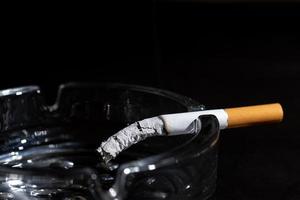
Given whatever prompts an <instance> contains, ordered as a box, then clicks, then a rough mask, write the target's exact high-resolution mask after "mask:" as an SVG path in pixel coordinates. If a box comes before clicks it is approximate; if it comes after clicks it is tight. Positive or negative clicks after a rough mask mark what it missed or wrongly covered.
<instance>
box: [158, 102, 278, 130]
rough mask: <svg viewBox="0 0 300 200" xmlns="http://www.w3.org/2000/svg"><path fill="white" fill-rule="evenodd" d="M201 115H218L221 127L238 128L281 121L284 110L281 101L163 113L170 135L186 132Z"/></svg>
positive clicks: (162, 117)
mask: <svg viewBox="0 0 300 200" xmlns="http://www.w3.org/2000/svg"><path fill="white" fill-rule="evenodd" d="M200 115H214V116H216V117H217V119H218V121H219V125H220V129H221V130H223V129H226V128H238V127H246V126H254V125H259V124H268V123H276V122H281V121H282V119H283V110H282V107H281V105H280V104H279V103H273V104H265V105H256V106H245V107H236V108H226V109H216V110H205V111H197V112H187V113H178V114H168V115H161V116H160V118H161V119H162V120H163V121H164V125H165V129H166V131H167V132H168V133H169V135H178V134H185V133H186V130H188V127H189V125H190V124H191V122H192V121H194V120H195V119H196V118H198V117H199V116H200Z"/></svg>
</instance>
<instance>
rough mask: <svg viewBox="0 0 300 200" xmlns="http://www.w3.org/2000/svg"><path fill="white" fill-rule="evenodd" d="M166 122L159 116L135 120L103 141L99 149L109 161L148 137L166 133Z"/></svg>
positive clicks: (106, 160)
mask: <svg viewBox="0 0 300 200" xmlns="http://www.w3.org/2000/svg"><path fill="white" fill-rule="evenodd" d="M163 130H164V123H163V121H162V120H161V119H160V118H159V117H152V118H148V119H144V120H142V121H138V122H135V123H133V124H131V125H129V126H127V127H126V128H124V129H122V130H120V131H119V132H117V133H116V134H114V135H113V136H111V137H109V138H108V139H107V140H106V141H105V142H102V143H101V145H100V147H99V148H98V149H97V151H98V152H99V153H100V155H101V156H102V158H103V160H104V161H105V162H106V163H107V162H109V161H110V160H111V159H114V158H115V157H116V156H117V155H118V154H119V153H121V152H122V151H124V150H125V149H127V148H129V147H130V146H132V145H133V144H136V143H138V142H140V141H142V140H145V139H146V138H148V137H152V136H157V135H164V131H163Z"/></svg>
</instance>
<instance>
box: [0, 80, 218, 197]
mask: <svg viewBox="0 0 300 200" xmlns="http://www.w3.org/2000/svg"><path fill="white" fill-rule="evenodd" d="M0 109H1V110H0V131H1V136H0V140H1V145H0V199H16V200H18V199H25V200H26V199H34V200H39V199H62V200H85V199H91V200H93V199H101V200H135V199H146V200H160V199H170V200H175V199H176V200H177V199H178V200H179V199H180V200H196V199H197V200H200V199H208V198H210V197H212V196H213V194H214V191H215V185H216V172H217V142H218V137H219V124H218V122H217V120H216V119H215V117H213V116H201V118H200V120H201V121H202V124H203V127H202V129H201V132H200V133H198V134H195V135H180V136H172V137H167V136H159V137H152V138H148V139H146V140H144V141H142V142H140V143H138V144H136V145H133V146H132V147H130V148H128V149H127V150H125V151H124V152H122V153H121V154H120V155H119V156H118V157H117V158H116V159H114V160H112V161H111V162H110V163H109V164H108V165H106V164H104V163H103V161H102V159H101V157H100V155H99V154H98V152H97V151H96V149H97V147H98V146H99V145H100V144H101V142H102V141H104V140H105V139H107V138H108V137H109V136H111V135H112V134H114V133H116V132H117V131H119V130H120V129H122V128H124V127H125V126H127V125H129V124H131V123H133V122H135V121H138V120H141V119H144V118H148V117H153V116H157V115H161V114H167V113H176V112H189V111H196V110H203V109H204V106H202V105H201V104H199V103H197V102H196V101H194V100H192V99H190V98H187V97H184V96H181V95H178V94H175V93H172V92H169V91H165V90H160V89H155V88H149V87H142V86H136V85H124V84H78V83H69V84H65V85H62V86H61V87H60V89H59V91H58V97H57V100H56V103H55V104H54V105H51V106H49V105H46V104H45V102H44V99H43V96H42V94H41V92H40V89H39V87H37V86H26V87H20V88H13V89H7V90H2V91H0Z"/></svg>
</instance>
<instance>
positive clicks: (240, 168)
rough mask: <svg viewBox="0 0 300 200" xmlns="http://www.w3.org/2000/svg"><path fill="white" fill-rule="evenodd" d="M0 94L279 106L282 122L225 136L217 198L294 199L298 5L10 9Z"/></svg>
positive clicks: (299, 147)
mask: <svg viewBox="0 0 300 200" xmlns="http://www.w3.org/2000/svg"><path fill="white" fill-rule="evenodd" d="M7 11H8V12H7V14H6V13H5V18H4V24H3V27H2V33H4V34H3V35H2V43H3V45H1V48H2V51H3V53H2V59H1V60H2V66H1V70H2V72H1V75H2V77H1V79H0V87H1V88H7V87H12V86H19V85H24V84H38V85H40V86H41V87H42V89H43V91H44V93H45V95H46V96H47V97H48V99H49V102H50V103H51V102H53V100H54V96H55V93H56V91H57V87H58V85H59V84H60V83H62V82H68V81H84V82H86V81H89V82H90V81H92V82H104V81H112V82H115V81H117V82H125V83H135V84H142V85H148V86H155V87H160V88H163V89H168V90H171V91H175V92H177V93H180V94H183V95H187V96H190V97H192V98H194V99H196V100H199V102H201V103H203V104H205V105H207V106H208V107H210V108H216V107H229V106H241V105H249V104H260V103H269V102H280V103H282V105H283V107H284V110H285V121H284V122H283V123H282V124H279V125H269V126H261V127H253V128H245V129H236V130H226V131H224V132H223V133H222V136H221V142H220V162H219V185H218V186H219V187H218V192H217V196H218V198H217V199H220V200H223V199H226V200H227V199H245V200H248V199H274V200H276V199H284V200H287V199H299V198H300V197H299V193H300V191H299V190H300V171H299V169H300V161H299V154H300V134H299V129H300V128H299V124H298V123H297V122H299V119H298V116H297V115H298V113H299V111H300V106H299V102H300V94H299V89H300V67H299V65H300V34H299V33H300V31H299V15H298V13H300V12H299V11H300V9H299V5H298V4H283V3H276V4H275V3H268V4H259V3H255V4H237V3H236V4H203V3H202V4H201V3H195V2H194V3H174V2H173V3H171V2H164V3H162V2H152V3H149V4H146V5H145V4H142V5H140V4H135V3H128V2H126V3H123V4H118V3H114V4H111V5H73V4H72V5H47V6H45V5H40V7H38V8H36V7H34V8H33V7H31V6H28V8H27V7H26V8H24V7H17V6H14V7H12V8H11V9H7Z"/></svg>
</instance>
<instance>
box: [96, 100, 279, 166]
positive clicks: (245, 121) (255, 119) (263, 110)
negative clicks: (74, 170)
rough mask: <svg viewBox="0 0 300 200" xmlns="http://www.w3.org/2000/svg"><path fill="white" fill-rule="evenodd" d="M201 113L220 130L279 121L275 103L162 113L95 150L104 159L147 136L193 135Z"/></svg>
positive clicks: (135, 125) (108, 140)
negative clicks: (213, 117) (213, 121)
mask: <svg viewBox="0 0 300 200" xmlns="http://www.w3.org/2000/svg"><path fill="white" fill-rule="evenodd" d="M201 115H214V116H216V118H217V119H218V122H219V126H220V129H221V130H223V129H226V128H237V127H246V126H253V125H258V124H267V123H276V122H281V121H282V119H283V110H282V107H281V105H280V104H279V103H273V104H265V105H256V106H245V107H236V108H226V109H215V110H205V111H195V112H186V113H176V114H166V115H160V116H157V117H152V118H148V119H144V120H141V121H138V122H135V123H133V124H131V125H129V126H128V127H126V128H124V129H122V130H120V131H119V132H117V133H116V134H114V135H113V136H111V137H109V138H108V139H107V140H106V141H104V142H102V143H101V145H100V147H99V148H98V149H97V151H98V152H99V153H100V154H101V156H102V158H103V160H104V161H105V162H109V161H110V160H111V159H114V158H115V157H116V156H117V155H118V154H119V153H121V152H122V151H123V150H125V149H127V148H129V147H130V146H132V145H133V144H136V143H138V142H140V141H142V140H145V139H146V138H148V137H153V136H163V135H165V136H174V135H182V134H195V133H199V132H200V130H201V122H200V121H199V120H198V117H199V116H201Z"/></svg>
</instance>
